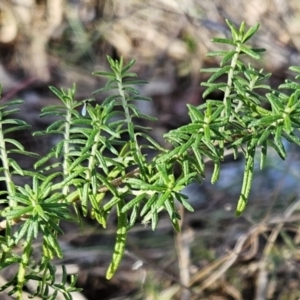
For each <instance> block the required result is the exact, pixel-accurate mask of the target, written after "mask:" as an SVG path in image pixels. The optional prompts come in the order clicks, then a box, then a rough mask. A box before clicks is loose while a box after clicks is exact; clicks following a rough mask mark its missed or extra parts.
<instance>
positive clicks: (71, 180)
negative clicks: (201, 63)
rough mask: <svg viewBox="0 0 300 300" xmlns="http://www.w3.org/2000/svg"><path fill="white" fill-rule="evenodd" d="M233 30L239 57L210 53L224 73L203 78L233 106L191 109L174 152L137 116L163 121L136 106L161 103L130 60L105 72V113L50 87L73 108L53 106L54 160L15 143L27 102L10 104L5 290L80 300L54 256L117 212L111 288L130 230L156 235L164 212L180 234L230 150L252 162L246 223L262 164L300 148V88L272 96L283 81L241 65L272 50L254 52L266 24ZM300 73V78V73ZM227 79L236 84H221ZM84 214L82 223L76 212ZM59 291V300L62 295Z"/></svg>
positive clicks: (170, 138) (0, 131)
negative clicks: (201, 188) (81, 226)
mask: <svg viewBox="0 0 300 300" xmlns="http://www.w3.org/2000/svg"><path fill="white" fill-rule="evenodd" d="M227 24H228V26H229V28H230V30H231V35H232V37H231V39H229V38H216V39H214V40H213V41H214V42H217V43H222V44H226V47H227V46H228V45H229V46H230V47H231V48H232V50H226V51H225V50H224V51H216V52H211V53H209V54H208V55H209V56H220V57H221V62H220V67H218V68H210V69H203V70H201V71H202V72H209V73H211V76H210V78H209V79H208V81H207V82H204V83H202V85H203V86H205V87H207V89H206V91H205V92H204V95H203V96H204V97H207V96H208V95H209V94H211V93H212V92H214V91H216V90H219V91H222V92H223V93H224V97H223V101H216V100H213V99H207V100H206V102H205V103H204V104H202V105H200V106H198V107H196V106H193V105H188V110H189V116H190V123H189V124H187V125H184V126H181V127H179V128H177V129H175V130H171V131H170V132H168V133H167V134H165V135H164V139H165V140H166V141H167V142H169V143H170V144H171V145H172V148H171V150H170V149H166V148H164V147H162V146H161V145H159V144H158V143H157V142H156V141H155V140H153V138H151V136H150V135H149V131H150V130H151V128H146V127H143V126H138V125H137V124H136V122H135V119H136V118H140V119H146V120H151V121H154V120H155V118H153V117H150V116H148V115H145V114H143V113H141V112H140V111H139V110H138V108H137V106H136V105H135V102H136V101H149V100H150V99H149V98H146V97H143V96H140V95H139V92H138V91H137V90H136V89H135V86H136V85H137V84H143V83H146V82H145V81H143V80H138V79H136V74H134V73H132V72H131V71H130V69H131V67H132V66H133V64H134V60H132V61H131V62H130V63H129V64H127V65H124V64H123V59H121V60H120V61H114V60H113V59H111V58H110V57H108V62H109V65H110V69H111V70H110V71H109V72H95V73H94V74H95V75H97V76H104V77H106V78H107V79H108V82H107V84H106V85H105V86H104V87H103V88H101V89H99V90H97V91H96V92H95V93H102V92H106V91H110V96H108V97H107V98H106V99H105V101H104V102H103V103H102V104H96V105H94V103H93V99H87V100H86V101H84V102H82V101H81V102H79V101H76V100H75V97H76V96H75V86H74V87H73V88H72V89H69V90H63V89H61V90H59V89H57V88H55V87H50V89H51V91H52V92H53V93H54V94H55V95H56V96H57V97H58V99H60V101H61V105H58V106H49V107H46V108H44V109H43V111H42V113H41V117H49V116H54V117H55V120H56V121H54V122H53V123H52V124H51V125H50V126H49V127H48V128H47V129H46V130H45V131H43V132H35V133H34V135H50V134H56V135H60V136H61V139H60V141H59V142H58V143H57V145H56V146H55V147H53V148H52V149H51V150H50V152H49V153H48V154H47V155H46V156H44V157H39V156H38V155H37V154H36V153H31V152H27V151H25V150H24V147H23V146H22V145H21V144H20V143H19V142H18V141H17V140H15V139H12V138H9V137H8V136H7V134H8V133H10V132H14V131H18V130H24V129H27V128H28V127H29V125H28V124H26V122H24V121H22V120H19V119H16V118H14V114H15V113H16V112H17V111H18V108H15V107H16V106H17V105H20V104H21V103H22V101H19V100H15V101H11V102H7V103H3V104H1V106H0V152H1V161H2V167H1V168H0V171H1V174H2V175H1V177H0V178H1V180H2V181H3V182H5V184H6V190H5V191H2V192H1V200H0V201H1V203H2V204H3V205H4V206H3V207H5V208H4V209H3V210H2V211H1V217H2V218H3V221H2V222H1V224H0V226H1V229H2V230H5V234H4V235H3V236H0V247H1V260H0V267H1V269H3V268H6V267H9V266H11V265H15V264H17V265H18V271H17V273H16V274H15V276H14V277H13V278H12V279H11V280H10V281H9V282H8V283H7V284H5V285H4V286H2V288H1V290H8V293H9V294H10V295H13V294H14V295H15V296H16V298H17V299H21V296H22V290H23V287H24V285H25V284H26V282H27V281H28V280H36V281H37V282H38V288H37V291H36V293H35V295H39V296H41V297H43V299H55V298H56V296H57V294H58V293H62V294H63V295H64V297H65V299H71V298H72V297H71V293H72V292H73V291H75V290H77V288H76V287H75V283H76V276H71V277H70V278H71V280H70V281H71V282H70V283H69V285H68V286H67V285H65V283H66V281H67V274H66V271H65V269H63V277H62V282H60V283H58V282H55V272H56V268H55V266H54V265H53V263H52V260H53V258H55V257H58V258H62V257H63V253H62V250H61V247H60V245H59V242H58V235H60V234H63V232H62V230H61V228H60V222H61V220H70V221H75V222H77V221H78V219H79V218H80V217H82V216H83V217H87V216H91V217H92V218H93V219H95V220H96V221H97V222H98V223H99V224H101V225H102V226H103V227H104V228H105V227H106V223H107V219H108V216H109V214H110V213H111V212H112V210H113V209H114V208H116V214H117V219H118V221H117V223H118V224H117V232H116V243H115V249H114V253H113V256H112V261H111V264H110V266H109V268H108V271H107V278H108V279H110V278H111V277H112V276H113V275H114V273H115V272H116V271H117V269H118V266H119V263H120V261H121V259H122V256H123V253H124V249H125V245H126V235H127V232H128V231H129V230H130V228H132V227H133V226H134V225H135V223H136V221H137V218H139V220H141V219H142V222H143V223H145V224H147V223H151V226H152V229H153V230H155V229H156V226H157V223H158V220H159V215H160V212H161V211H163V210H166V211H167V213H168V214H169V216H170V220H171V223H172V225H173V227H174V229H175V230H177V231H179V230H180V227H179V223H178V220H179V218H180V216H179V214H178V213H177V208H176V205H177V203H180V204H181V205H182V206H183V207H184V208H186V209H187V210H189V211H193V208H192V206H191V205H190V204H189V202H188V199H187V197H186V196H185V195H184V194H182V193H181V191H182V190H183V189H184V188H185V187H186V186H187V185H188V184H190V183H191V182H193V181H199V182H201V181H202V180H203V178H204V176H205V162H206V161H207V160H210V161H213V163H214V171H213V175H212V178H211V182H212V183H215V182H217V181H218V179H219V174H220V168H221V162H222V161H223V160H224V156H225V155H226V153H227V152H228V151H229V150H230V151H231V152H232V153H233V154H234V157H235V158H236V157H237V156H238V154H239V153H241V154H242V155H243V156H244V157H245V168H244V178H243V184H242V187H241V194H240V198H239V199H238V201H237V208H236V215H237V216H239V215H240V214H241V213H242V212H243V211H244V210H245V208H246V205H247V201H248V197H249V193H250V190H251V185H252V179H253V169H254V158H255V155H256V154H259V155H260V167H261V168H263V167H264V164H265V161H266V157H267V151H268V148H269V147H271V148H274V149H275V150H276V151H277V153H278V154H279V155H280V157H281V158H282V159H285V157H286V152H285V148H284V145H283V142H282V140H283V139H285V140H287V141H288V142H291V143H295V144H297V145H300V140H299V138H298V137H297V130H298V128H299V127H300V120H299V117H300V101H299V96H300V85H299V84H298V83H295V82H292V81H288V80H287V81H286V83H285V84H283V85H281V86H280V87H279V88H284V89H290V90H291V93H290V94H285V93H283V92H280V91H277V90H273V89H271V87H270V86H269V85H267V84H266V80H267V79H268V78H269V77H270V76H271V74H264V73H263V70H256V69H255V68H254V67H253V66H251V64H248V65H245V64H244V63H243V62H242V61H241V60H240V59H241V58H242V57H243V56H249V57H251V58H253V59H259V58H260V56H259V53H260V52H262V51H263V49H254V48H252V47H251V46H250V47H249V46H246V42H247V41H248V40H249V39H250V38H251V37H252V36H253V35H254V34H255V32H256V31H257V30H258V28H259V25H256V26H254V27H251V28H250V29H248V30H246V29H245V25H244V23H242V24H241V26H240V28H236V27H235V26H234V25H233V24H232V23H230V22H229V21H227ZM291 70H293V71H295V72H298V73H300V67H292V68H291ZM299 76H300V75H298V76H297V77H296V79H298V77H299ZM225 77H226V82H220V81H219V80H220V79H221V78H225ZM217 80H218V81H217ZM262 90H266V93H265V94H263V93H262ZM80 110H81V112H80ZM124 135H126V136H127V137H128V138H127V140H124ZM141 141H143V142H141ZM145 141H146V142H145ZM8 146H9V147H8ZM147 149H151V151H153V150H154V151H155V153H156V155H155V156H154V157H153V158H152V159H151V160H149V159H147V151H148V150H147ZM14 153H18V154H22V155H24V156H34V157H36V159H37V161H36V163H35V165H34V169H33V170H24V169H22V168H21V167H20V166H19V164H18V162H16V161H15V160H14V159H13V158H12V154H14ZM175 166H176V168H177V169H178V166H179V168H180V175H179V176H175V175H174V168H175ZM14 175H18V176H22V177H24V179H25V178H26V180H27V181H28V179H30V181H31V182H32V184H30V185H29V184H25V185H24V186H20V185H18V184H16V182H14ZM72 207H73V208H75V211H76V213H77V214H71V212H70V211H71V208H72ZM39 236H42V256H41V259H40V261H34V257H33V255H32V254H33V243H34V241H35V239H37V238H38V237H39ZM16 246H19V247H22V253H21V254H19V252H17V251H16V250H15V248H16ZM50 288H51V289H53V290H54V292H51V293H50ZM53 290H52V291H53Z"/></svg>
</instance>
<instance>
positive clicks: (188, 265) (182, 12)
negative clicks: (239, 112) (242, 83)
mask: <svg viewBox="0 0 300 300" xmlns="http://www.w3.org/2000/svg"><path fill="white" fill-rule="evenodd" d="M299 14H300V4H299V2H298V1H296V0H292V1H283V0H265V1H259V0H252V1H246V0H228V1H218V0H212V1H200V0H198V1H197V0H185V1H179V0H153V1H142V0H130V1H121V0H110V1H101V0H77V1H76V0H73V1H71V0H70V1H63V0H48V1H47V0H39V1H38V0H14V1H13V0H2V1H0V82H1V83H2V85H3V90H4V93H3V98H2V100H1V101H6V100H9V99H12V98H14V97H18V96H22V97H24V99H25V100H26V103H27V104H26V107H25V108H24V111H23V112H22V114H23V117H24V118H27V119H28V122H29V123H31V124H32V125H33V126H35V127H43V126H45V124H43V123H41V121H40V120H39V119H38V109H37V108H39V107H42V106H43V105H44V103H45V102H46V103H49V102H52V101H55V100H54V99H52V96H51V95H50V94H49V93H48V92H47V89H46V87H47V85H48V84H51V85H57V86H70V85H71V84H72V83H73V82H77V85H78V97H79V98H85V97H88V96H89V95H90V93H91V92H92V91H94V90H95V89H96V88H97V87H99V84H101V82H99V80H98V79H97V80H96V79H95V78H93V77H92V76H90V73H91V72H92V71H95V70H99V69H103V68H105V67H106V61H105V56H106V55H111V56H113V57H115V58H117V57H120V56H124V57H125V59H130V58H135V59H137V64H136V66H135V68H136V70H135V71H136V72H137V73H138V74H139V76H141V77H143V78H145V79H147V80H149V81H150V83H149V85H147V86H145V87H143V88H141V93H142V94H143V95H145V96H150V97H153V99H154V102H153V104H152V105H151V106H149V107H145V108H144V109H145V110H148V111H151V114H152V115H156V116H157V117H158V118H159V122H158V123H157V125H155V126H156V127H155V130H154V133H153V134H154V136H155V137H156V138H157V139H158V140H159V141H161V135H162V133H164V132H166V131H167V130H169V129H170V128H173V127H176V126H178V125H180V124H182V123H184V122H186V120H187V119H186V117H185V114H186V108H185V106H186V104H187V103H191V104H199V103H201V101H203V99H202V98H201V92H202V89H201V88H200V86H199V82H200V81H201V80H205V78H204V77H202V76H203V75H202V74H200V73H199V69H200V68H202V67H206V66H208V65H215V64H216V63H217V62H216V61H214V60H212V59H208V58H206V57H205V55H206V53H207V52H208V51H210V50H212V49H216V47H217V46H216V45H213V44H212V43H211V42H210V39H211V38H212V37H215V36H224V35H227V34H228V31H227V27H226V26H225V21H224V19H225V18H228V19H230V20H231V21H233V22H235V23H236V24H239V23H240V22H241V21H243V20H244V21H245V22H246V23H247V24H248V25H253V24H255V23H257V22H260V23H261V30H260V31H259V34H258V35H257V36H256V38H254V40H253V43H254V44H255V45H257V46H259V47H264V48H266V49H267V54H266V55H265V56H264V57H263V59H262V61H260V62H258V63H259V65H260V66H261V67H263V68H264V69H266V70H267V71H270V72H273V73H274V75H273V77H272V79H271V84H273V85H274V86H277V85H278V83H280V82H282V81H283V80H284V79H285V78H286V77H289V73H288V71H287V67H288V66H290V65H300V55H299V51H300V39H299V36H300V18H299ZM98 100H99V101H101V99H98ZM19 139H20V140H23V141H25V140H28V138H27V137H24V136H20V137H19ZM52 142H53V141H42V140H39V141H38V142H35V143H32V142H31V141H30V142H29V144H31V146H32V145H33V147H40V146H42V148H43V147H46V146H47V144H48V145H49V144H51V143H52ZM291 151H295V150H293V149H292V150H291ZM296 151H299V150H296ZM298 160H299V155H298V154H297V152H293V153H291V157H290V160H289V161H288V163H287V164H285V165H284V166H283V167H282V168H286V169H284V170H282V169H280V168H279V167H278V165H279V164H277V162H278V161H277V160H274V161H276V162H272V161H270V165H271V167H275V171H274V172H275V173H276V176H273V175H274V174H273V175H270V174H269V175H268V174H267V173H262V174H257V176H258V178H259V180H258V182H257V183H256V184H257V185H256V188H254V189H256V191H254V193H253V196H252V198H251V201H252V203H253V204H252V206H251V207H250V208H249V209H248V211H247V212H246V214H245V216H244V217H242V218H239V219H235V217H234V209H232V207H234V205H235V199H236V198H235V196H236V194H235V193H234V192H233V190H234V189H235V187H234V184H235V181H233V182H232V186H230V187H226V188H224V187H223V188H222V187H220V186H216V187H211V186H209V185H207V184H205V185H204V186H203V187H200V188H199V189H196V190H194V191H193V192H192V199H194V203H196V202H197V198H199V201H200V198H201V197H202V198H203V199H204V200H203V199H202V200H201V205H200V204H199V205H197V204H195V206H196V207H197V211H196V212H195V213H194V214H192V215H184V213H183V212H182V231H181V233H179V234H174V233H173V232H172V229H171V225H170V224H169V223H168V221H167V220H161V222H160V225H159V228H158V230H157V231H156V232H154V233H153V232H151V229H150V228H148V227H145V226H143V225H140V226H138V227H136V228H134V229H133V230H132V232H131V234H130V237H129V242H128V247H127V249H128V250H127V252H126V257H125V258H124V261H123V264H122V266H121V270H120V271H119V272H118V273H117V274H116V276H115V277H114V278H113V279H112V280H111V281H106V279H105V278H104V274H105V268H106V267H107V265H108V263H109V260H110V255H111V251H112V244H113V235H112V234H111V232H110V229H109V230H105V231H104V230H103V229H101V228H99V227H97V226H95V224H94V223H92V221H90V222H87V223H86V224H85V225H84V228H83V231H82V232H78V231H77V230H76V229H75V227H76V226H75V225H74V224H64V225H63V226H64V229H65V233H66V235H65V236H64V237H62V239H61V243H62V244H63V245H64V248H65V260H64V263H66V264H67V265H68V267H69V268H70V270H71V271H72V270H74V271H75V272H79V281H78V282H79V285H80V286H82V287H83V288H84V292H83V293H82V294H78V295H74V299H75V300H78V299H89V300H94V299H146V300H152V299H153V300H154V299H159V300H162V299H164V300H168V299H181V300H187V299H195V300H196V299H235V300H239V299H246V300H247V299H249V300H251V299H256V300H261V299H282V300H285V299H299V298H300V288H299V286H300V285H299V281H300V272H299V271H300V269H299V267H300V266H299V261H300V252H299V243H300V231H299V218H300V215H299V206H300V202H299V200H298V198H299V194H298V192H299V190H297V188H296V187H295V189H293V188H290V189H289V190H286V189H285V183H284V180H285V178H286V177H293V179H294V180H295V181H293V182H296V184H297V181H299V175H300V173H299V169H297V168H296V169H295V168H294V169H293V168H292V167H293V164H294V163H295V162H297V161H298ZM27 163H28V164H30V162H27ZM237 164H238V163H237ZM237 164H233V166H232V168H235V167H236V166H237ZM236 172H238V169H237V171H236ZM278 174H279V175H278ZM265 175H266V176H265ZM268 176H269V177H268ZM263 177H265V180H264V181H263V180H262V178H263ZM274 178H275V179H274ZM273 180H274V181H275V182H272V184H271V183H270V181H273ZM237 181H238V180H237ZM261 182H263V183H261ZM281 188H282V189H281ZM198 193H199V195H198ZM110 226H111V228H114V220H111V224H110ZM61 263H62V262H60V261H59V262H58V264H61ZM72 268H74V269H72ZM2 275H3V276H2V277H3V278H2V280H5V276H6V275H7V274H6V273H5V272H4V273H3V274H2ZM28 289H30V287H28ZM83 295H84V296H83ZM0 297H1V299H6V298H4V297H6V296H5V295H4V294H3V295H1V296H0ZM80 297H81V298H80ZM7 299H9V298H7Z"/></svg>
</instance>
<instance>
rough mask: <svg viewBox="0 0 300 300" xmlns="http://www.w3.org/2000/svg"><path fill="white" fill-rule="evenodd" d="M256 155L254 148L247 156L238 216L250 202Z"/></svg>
mask: <svg viewBox="0 0 300 300" xmlns="http://www.w3.org/2000/svg"><path fill="white" fill-rule="evenodd" d="M254 155H255V151H254V150H252V151H251V152H250V153H248V156H247V157H246V165H245V170H244V178H243V185H242V190H241V195H240V198H239V200H238V203H237V208H236V212H235V214H236V216H237V217H238V216H240V215H241V214H242V213H243V212H244V210H245V209H246V206H247V203H248V198H249V194H250V191H251V186H252V180H253V170H254Z"/></svg>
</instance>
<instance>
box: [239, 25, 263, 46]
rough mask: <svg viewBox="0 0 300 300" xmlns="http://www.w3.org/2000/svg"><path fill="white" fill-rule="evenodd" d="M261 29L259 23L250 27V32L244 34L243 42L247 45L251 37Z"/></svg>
mask: <svg viewBox="0 0 300 300" xmlns="http://www.w3.org/2000/svg"><path fill="white" fill-rule="evenodd" d="M259 27H260V23H257V24H256V25H254V26H252V27H250V28H249V29H248V31H247V32H246V33H245V34H244V36H243V39H242V42H243V43H246V42H247V41H248V40H249V39H251V37H252V36H253V35H254V34H255V33H256V32H257V30H258V29H259Z"/></svg>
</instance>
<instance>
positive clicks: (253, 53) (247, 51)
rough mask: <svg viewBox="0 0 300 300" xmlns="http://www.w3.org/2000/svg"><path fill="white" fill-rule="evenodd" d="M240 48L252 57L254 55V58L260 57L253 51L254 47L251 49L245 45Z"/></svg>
mask: <svg viewBox="0 0 300 300" xmlns="http://www.w3.org/2000/svg"><path fill="white" fill-rule="evenodd" d="M240 49H241V51H242V52H244V53H245V54H247V55H249V56H250V57H252V58H254V59H260V55H259V54H257V53H256V52H255V51H253V49H250V48H248V47H245V46H241V47H240Z"/></svg>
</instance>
